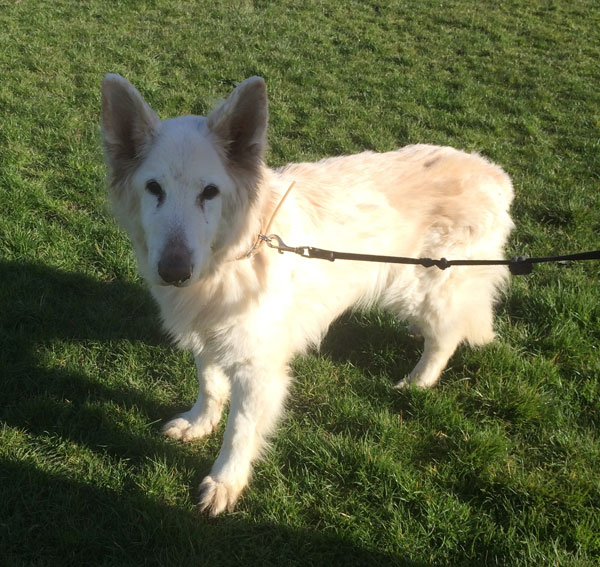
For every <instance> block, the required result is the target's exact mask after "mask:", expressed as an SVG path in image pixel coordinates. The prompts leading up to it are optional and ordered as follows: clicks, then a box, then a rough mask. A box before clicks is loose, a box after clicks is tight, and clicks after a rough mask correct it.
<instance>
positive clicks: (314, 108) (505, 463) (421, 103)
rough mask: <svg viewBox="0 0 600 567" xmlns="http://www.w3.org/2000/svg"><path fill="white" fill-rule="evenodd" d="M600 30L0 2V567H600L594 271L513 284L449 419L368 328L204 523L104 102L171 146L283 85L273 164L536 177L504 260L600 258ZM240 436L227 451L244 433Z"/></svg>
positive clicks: (311, 2) (300, 384)
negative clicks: (459, 168)
mask: <svg viewBox="0 0 600 567" xmlns="http://www.w3.org/2000/svg"><path fill="white" fill-rule="evenodd" d="M598 29H600V6H599V5H598V3H597V2H595V1H592V0H574V1H573V2H555V1H552V0H544V1H541V0H534V1H530V2H523V1H506V2H497V3H487V4H485V6H484V5H483V4H477V3H472V2H469V1H467V0H451V1H449V2H443V3H440V2H430V1H428V0H426V1H422V2H413V1H411V0H407V1H406V2H384V1H377V0H373V1H370V2H366V1H365V2H345V3H333V2H331V3H324V2H318V1H316V0H307V1H306V2H302V3H298V2H288V1H282V2H276V3H272V2H253V3H252V2H244V1H242V2H239V3H237V5H236V6H233V5H232V4H231V3H229V2H224V1H216V2H211V3H193V2H185V1H178V2H176V1H174V0H156V1H147V2H131V1H129V2H128V1H122V2H111V3H109V2H98V1H93V0H92V1H90V2H86V3H77V2H67V1H63V0H57V1H55V2H52V3H45V2H39V1H33V0H26V1H25V0H24V1H21V2H18V1H6V0H1V1H0V30H1V31H0V72H1V76H2V81H0V191H1V194H2V196H3V206H2V208H1V209H0V341H1V343H0V549H1V550H2V555H1V558H0V563H2V564H5V565H10V566H13V565H14V566H20V565H23V566H25V565H39V566H46V565H79V564H84V565H92V564H96V565H107V566H108V565H115V566H117V565H161V566H165V565H203V564H211V563H214V562H217V561H218V562H220V563H221V564H224V565H332V564H333V565H337V564H340V565H341V564H343V565H414V566H418V565H432V564H433V565H486V564H489V565H510V566H516V565H592V564H596V562H597V561H599V560H600V481H599V480H598V470H599V469H600V441H599V427H600V357H599V356H598V354H599V353H598V345H599V344H600V340H599V339H600V299H599V296H598V277H599V275H600V270H599V267H598V264H597V263H592V262H591V263H586V264H578V265H573V266H570V267H562V266H552V265H548V266H543V267H538V268H536V270H535V272H534V274H533V275H531V276H529V277H527V278H515V279H514V280H513V282H512V284H511V286H510V288H509V290H508V291H507V293H506V294H505V296H504V297H503V298H502V301H501V302H500V304H499V307H498V318H497V330H498V335H499V339H498V341H497V342H496V343H495V344H493V345H491V346H489V347H486V348H484V349H481V350H478V351H473V350H469V349H466V348H464V349H463V348H461V349H459V351H458V352H457V354H456V355H455V356H454V358H453V359H452V361H451V365H450V367H449V368H448V370H447V371H446V372H445V374H444V376H443V379H442V382H441V385H440V386H439V387H438V388H437V389H435V390H433V391H418V390H408V391H403V392H397V391H394V390H392V384H393V383H394V382H395V381H396V380H397V379H398V378H399V377H401V376H402V375H403V374H404V373H406V372H407V371H408V370H409V369H410V367H411V365H412V364H414V362H415V361H416V360H417V358H418V353H419V348H420V345H419V344H418V342H416V341H414V340H413V339H411V338H410V337H409V336H408V335H407V334H406V333H405V331H404V330H403V328H402V326H401V325H400V324H398V323H397V322H395V321H393V320H392V319H390V318H389V317H388V316H387V315H385V314H382V313H377V312H373V313H366V314H352V315H347V316H345V317H343V318H342V319H341V320H340V321H338V322H337V323H336V324H335V325H334V326H333V328H332V330H331V332H330V334H329V335H328V337H327V339H326V341H325V343H324V345H323V347H322V349H321V351H320V352H319V353H316V352H315V353H312V354H310V355H308V356H305V357H302V358H299V359H297V360H296V361H295V362H294V365H293V370H294V375H295V384H294V387H293V391H292V395H291V398H290V401H289V404H288V409H287V412H286V417H285V420H284V421H283V423H282V425H281V427H280V429H279V431H278V434H277V435H276V437H275V438H274V440H273V445H272V449H271V450H270V452H269V454H268V456H267V458H266V459H265V460H264V461H263V462H262V463H260V464H259V465H258V466H257V467H256V472H255V475H254V479H253V482H252V484H251V488H250V489H249V490H248V491H247V492H246V493H245V494H244V497H243V498H242V500H241V502H240V504H239V506H238V507H237V509H236V511H235V512H234V513H232V514H229V515H225V516H223V517H221V518H218V519H216V520H209V519H208V518H205V517H202V516H199V515H198V514H197V513H196V511H195V508H194V502H195V498H196V487H197V485H198V484H199V482H200V480H201V479H202V477H203V476H204V475H205V474H206V473H207V471H208V470H209V468H210V465H211V463H212V461H213V460H214V458H215V456H216V453H217V451H218V447H219V440H220V437H219V434H217V435H215V436H213V437H210V438H209V439H207V440H205V441H201V442H197V443H193V444H189V445H181V444H177V443H173V442H168V441H167V440H165V439H163V438H162V436H161V435H160V432H159V426H160V423H161V422H162V421H163V420H164V419H166V418H167V417H169V416H171V415H172V414H173V413H176V412H177V411H179V410H181V409H183V408H185V407H187V406H189V405H190V404H191V402H192V401H193V399H194V394H195V392H194V381H195V378H194V370H193V362H192V360H191V357H190V356H189V355H188V354H185V353H181V352H178V351H176V350H175V349H173V348H172V347H171V346H170V345H169V342H168V341H167V340H166V338H165V337H164V336H163V335H162V333H161V331H160V326H159V321H158V317H157V313H156V310H155V308H154V306H153V304H152V302H151V300H150V299H149V296H148V295H147V293H146V292H145V291H144V287H143V285H142V283H141V282H140V280H139V278H138V277H137V275H136V268H135V262H134V260H133V257H132V254H131V251H130V248H129V245H128V243H127V241H126V239H125V237H124V235H123V234H122V233H121V232H120V231H119V230H118V229H117V228H116V226H115V224H114V223H113V221H112V220H111V218H110V215H109V214H108V213H107V208H106V204H105V196H104V169H103V164H102V155H101V151H100V146H99V135H98V123H99V85H100V81H101V78H102V76H103V75H104V74H105V73H106V72H120V73H121V74H123V75H125V76H127V77H128V78H129V79H130V80H131V81H132V82H133V83H134V84H136V85H137V86H138V88H139V89H140V90H141V91H142V93H143V94H144V96H146V98H147V100H148V101H149V102H150V103H151V104H152V106H153V107H154V108H155V109H156V110H157V111H158V112H159V114H160V115H161V116H163V117H168V116H174V115H178V114H186V113H206V111H207V110H208V109H209V108H210V107H211V106H212V105H213V103H214V102H215V101H216V100H218V99H219V98H221V97H224V96H225V95H226V94H227V93H228V92H229V91H230V89H231V86H232V84H233V82H235V81H240V80H242V79H243V78H245V77H247V76H250V75H253V74H259V75H261V76H263V77H265V78H266V80H267V83H268V88H269V94H270V98H271V131H270V153H269V158H268V159H269V162H270V163H271V164H272V165H281V164H283V163H286V162H288V161H299V160H309V159H310V160H312V159H318V158H320V157H323V156H326V155H332V154H339V153H349V152H356V151H361V150H364V149H372V150H377V151H385V150H389V149H392V148H395V147H399V146H402V145H405V144H408V143H415V142H429V143H438V144H449V145H453V146H457V147H461V148H466V149H468V150H476V151H480V152H482V153H483V154H485V155H487V156H489V157H490V158H492V159H494V160H495V161H497V162H498V163H501V164H502V165H503V166H504V167H505V169H506V170H507V171H508V172H509V173H510V174H511V176H512V177H513V180H514V183H515V187H516V193H517V197H516V201H515V205H514V208H513V213H514V217H515V220H516V224H517V229H516V231H515V233H514V236H513V238H512V240H511V243H510V247H509V248H510V250H509V254H512V255H516V254H529V255H538V254H547V253H548V254H550V253H560V252H570V251H580V250H588V249H594V248H597V247H598V243H599V240H600V239H599V234H600V202H599V191H598V189H599V180H600V161H599V159H598V155H599V153H598V152H599V150H600V110H599V109H600V88H599V86H600V67H599V66H598V58H599V57H600V48H599V43H598V39H599V37H598ZM222 429H223V424H221V427H220V430H219V433H222Z"/></svg>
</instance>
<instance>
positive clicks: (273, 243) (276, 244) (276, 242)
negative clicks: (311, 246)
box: [258, 234, 309, 258]
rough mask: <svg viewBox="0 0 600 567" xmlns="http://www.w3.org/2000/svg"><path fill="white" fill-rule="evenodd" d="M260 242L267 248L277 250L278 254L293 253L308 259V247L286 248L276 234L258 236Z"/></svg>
mask: <svg viewBox="0 0 600 567" xmlns="http://www.w3.org/2000/svg"><path fill="white" fill-rule="evenodd" d="M258 237H259V238H260V240H262V241H263V242H264V243H265V244H266V245H267V246H268V247H269V248H273V249H275V250H277V251H278V252H279V253H280V254H283V253H284V252H293V253H294V254H298V255H299V256H304V257H305V258H308V257H309V255H308V246H296V247H293V246H288V245H287V244H286V243H285V242H284V241H283V240H282V239H281V236H279V235H277V234H269V235H268V236H267V235H265V234H260V235H259V236H258Z"/></svg>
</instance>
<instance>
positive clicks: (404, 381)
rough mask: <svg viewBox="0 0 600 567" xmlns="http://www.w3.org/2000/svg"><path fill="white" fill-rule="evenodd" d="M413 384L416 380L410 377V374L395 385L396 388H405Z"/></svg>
mask: <svg viewBox="0 0 600 567" xmlns="http://www.w3.org/2000/svg"><path fill="white" fill-rule="evenodd" d="M413 384H414V382H413V381H412V380H411V379H410V376H407V377H406V378H403V379H402V380H400V382H398V383H397V384H395V385H394V390H404V389H405V388H410V387H411V386H412V385H413Z"/></svg>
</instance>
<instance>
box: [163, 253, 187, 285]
mask: <svg viewBox="0 0 600 567" xmlns="http://www.w3.org/2000/svg"><path fill="white" fill-rule="evenodd" d="M192 269H193V266H192V254H191V252H190V251H189V249H188V248H187V246H185V245H183V244H175V245H171V246H169V245H167V247H166V248H165V250H164V251H163V253H162V255H161V257H160V260H159V262H158V275H159V276H160V277H161V278H162V279H163V281H164V282H165V283H167V284H170V285H177V284H182V283H184V282H186V281H187V280H189V279H190V276H191V275H192Z"/></svg>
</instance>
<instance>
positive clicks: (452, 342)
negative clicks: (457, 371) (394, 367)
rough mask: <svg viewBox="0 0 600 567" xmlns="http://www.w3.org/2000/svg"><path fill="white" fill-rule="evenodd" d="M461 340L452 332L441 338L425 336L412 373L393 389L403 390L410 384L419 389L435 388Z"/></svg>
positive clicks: (458, 335) (460, 337)
mask: <svg viewBox="0 0 600 567" xmlns="http://www.w3.org/2000/svg"><path fill="white" fill-rule="evenodd" d="M461 339H462V336H461V334H457V333H454V332H450V333H447V334H445V335H442V336H436V335H427V334H426V335H425V344H424V347H423V354H422V355H421V358H420V360H419V362H418V363H417V365H416V366H415V367H414V368H413V370H412V372H411V373H410V374H409V375H408V376H407V377H406V378H404V380H401V381H400V382H398V384H396V386H395V387H396V388H404V387H406V386H409V385H412V384H414V385H416V386H419V387H421V388H431V387H432V386H435V385H436V384H437V381H438V379H439V377H440V374H441V373H442V370H444V368H445V367H446V364H448V360H449V359H450V357H451V356H452V355H453V354H454V351H455V350H456V347H457V346H458V343H459V342H460V341H461Z"/></svg>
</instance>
